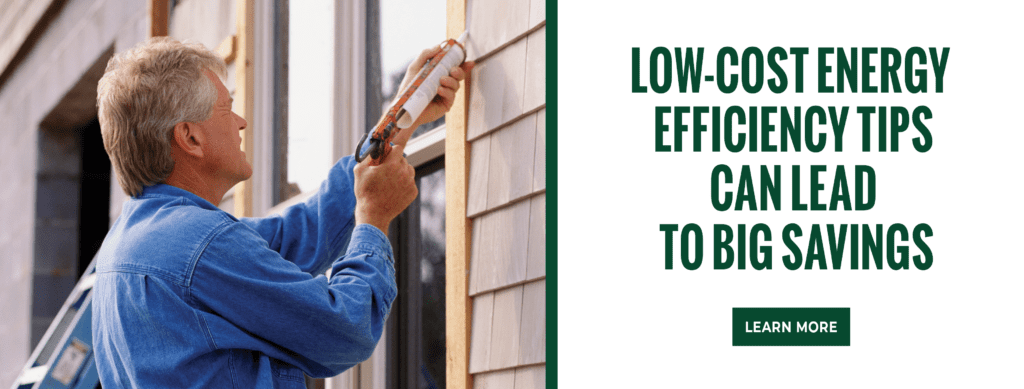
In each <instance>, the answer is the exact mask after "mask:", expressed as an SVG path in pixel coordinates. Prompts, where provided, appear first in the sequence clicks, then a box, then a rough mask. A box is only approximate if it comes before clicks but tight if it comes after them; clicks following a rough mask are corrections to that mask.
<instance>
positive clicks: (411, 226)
mask: <svg viewBox="0 0 1024 389" xmlns="http://www.w3.org/2000/svg"><path fill="white" fill-rule="evenodd" d="M416 185H417V187H419V190H420V194H419V196H418V197H417V198H416V200H415V201H413V203H412V205H410V206H409V208H408V209H407V210H406V211H405V212H403V213H402V215H400V216H399V217H398V218H397V220H395V221H394V222H393V223H392V226H391V228H390V232H391V239H392V243H393V245H394V246H395V247H396V248H397V251H396V253H395V262H396V275H397V281H398V298H396V299H395V302H394V305H393V306H392V308H391V309H392V310H391V316H390V317H389V319H388V325H387V339H388V343H387V348H386V350H387V359H386V360H387V382H386V387H387V388H389V389H390V388H395V389H399V388H401V389H405V388H410V389H411V388H415V389H427V388H431V389H437V388H444V387H445V381H446V380H445V228H444V227H445V226H444V223H445V193H444V190H445V189H444V160H443V158H438V159H436V160H434V161H432V162H430V163H427V164H424V165H423V166H422V167H420V168H419V169H417V171H416Z"/></svg>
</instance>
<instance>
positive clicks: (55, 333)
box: [11, 260, 100, 389]
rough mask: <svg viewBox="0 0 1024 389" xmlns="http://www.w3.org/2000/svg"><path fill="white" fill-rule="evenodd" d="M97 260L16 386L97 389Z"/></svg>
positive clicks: (16, 388) (67, 301) (42, 340)
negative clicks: (94, 300) (94, 317)
mask: <svg viewBox="0 0 1024 389" xmlns="http://www.w3.org/2000/svg"><path fill="white" fill-rule="evenodd" d="M95 266H96V261H95V260H93V262H92V263H91V264H89V267H88V268H86V269H85V273H84V274H83V275H82V278H80V279H79V280H78V284H76V285H75V289H74V290H73V291H72V292H71V295H70V296H68V299H67V300H66V301H64V306H63V307H61V309H60V312H58V313H57V316H56V317H55V318H54V320H53V323H50V328H49V329H47V330H46V334H45V335H43V338H42V339H41V340H40V341H39V344H38V345H36V348H35V351H33V352H32V356H31V357H29V359H28V362H27V363H25V367H24V368H22V369H21V374H19V375H18V379H17V380H15V381H14V385H13V386H12V387H11V388H12V389H29V388H32V389H54V388H57V389H65V388H68V389H71V388H75V389H94V388H96V387H98V386H99V383H100V377H99V373H97V371H96V364H95V360H94V358H93V352H92V349H93V347H92V287H93V284H94V283H95V282H96V272H95Z"/></svg>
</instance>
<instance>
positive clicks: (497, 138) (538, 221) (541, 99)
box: [466, 0, 546, 389]
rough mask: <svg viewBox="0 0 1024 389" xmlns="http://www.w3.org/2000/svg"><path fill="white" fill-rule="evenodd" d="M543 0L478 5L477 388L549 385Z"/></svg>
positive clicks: (472, 115)
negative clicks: (547, 376)
mask: <svg viewBox="0 0 1024 389" xmlns="http://www.w3.org/2000/svg"><path fill="white" fill-rule="evenodd" d="M544 7H545V2H544V0H514V1H498V0H475V1H473V0H471V1H469V2H468V4H467V9H468V10H467V26H468V30H469V31H470V38H469V42H468V44H467V48H466V49H467V51H468V53H467V55H468V57H469V59H471V60H475V61H477V65H476V67H475V68H474V69H473V74H472V79H471V81H472V82H471V85H470V94H469V116H468V119H467V121H468V125H467V127H468V128H467V140H468V141H469V143H470V166H469V193H468V199H467V207H466V208H467V209H466V213H467V216H468V217H469V218H471V219H472V226H473V228H472V232H471V233H472V243H471V253H470V276H469V277H470V280H469V295H470V297H472V299H473V308H472V324H471V326H472V329H471V335H470V338H471V339H470V358H469V373H470V374H472V375H473V386H474V387H475V388H510V389H511V388H516V389H526V388H543V387H544V377H545V370H544V369H545V361H546V360H545V341H546V332H545V309H544V308H545V304H544V303H545V257H544V255H545V231H544V228H545V217H544V214H545V195H544V193H545V185H544V184H545V181H544V178H545V174H544V169H545V148H544V134H545V132H544V128H545V125H544V123H545V121H544V119H545V16H544Z"/></svg>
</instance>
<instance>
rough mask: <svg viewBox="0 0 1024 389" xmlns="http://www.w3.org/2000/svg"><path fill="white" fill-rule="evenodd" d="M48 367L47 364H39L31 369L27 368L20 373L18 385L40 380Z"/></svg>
mask: <svg viewBox="0 0 1024 389" xmlns="http://www.w3.org/2000/svg"><path fill="white" fill-rule="evenodd" d="M49 368H50V366H47V365H39V366H36V367H33V368H31V369H28V371H26V372H24V373H22V374H21V377H20V378H19V379H18V385H24V384H31V383H36V382H39V381H42V380H43V377H45V376H46V370H47V369H49Z"/></svg>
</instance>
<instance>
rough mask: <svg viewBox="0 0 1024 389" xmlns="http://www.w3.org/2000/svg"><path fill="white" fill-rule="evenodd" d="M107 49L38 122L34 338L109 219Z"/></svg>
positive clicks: (55, 309) (95, 246) (93, 249)
mask: <svg viewBox="0 0 1024 389" xmlns="http://www.w3.org/2000/svg"><path fill="white" fill-rule="evenodd" d="M112 55H113V48H112V47H111V48H110V49H108V50H107V52H106V53H104V54H102V55H101V56H100V58H98V59H97V60H96V61H95V62H94V63H93V65H92V66H91V67H90V68H89V69H87V70H86V72H85V74H83V75H82V77H81V78H80V79H79V81H78V82H77V83H76V84H75V85H74V86H73V87H72V88H71V89H70V90H69V91H68V92H67V94H65V95H64V97H63V98H62V99H61V100H60V101H59V102H58V103H57V105H56V106H55V107H54V108H53V109H52V110H51V111H50V113H49V114H47V116H46V117H45V118H43V120H42V122H40V123H39V141H38V145H39V153H38V159H37V164H36V166H37V169H36V193H35V195H36V201H35V215H36V218H35V245H34V253H33V256H34V261H35V262H34V265H33V277H32V332H31V336H32V337H31V343H30V344H31V345H33V347H34V345H35V344H37V343H39V340H40V339H41V338H42V337H43V335H44V334H45V333H46V330H47V328H49V326H50V323H51V322H52V321H53V319H54V317H55V316H56V315H57V313H58V312H60V309H61V306H63V305H64V302H65V300H66V299H67V298H68V295H70V294H71V291H72V290H73V289H74V287H75V284H76V283H77V282H78V279H79V278H80V277H81V276H82V273H83V272H85V269H86V268H88V266H89V263H90V262H91V261H92V258H93V256H95V255H96V252H97V250H99V247H100V245H101V244H102V243H103V238H104V237H105V236H106V234H107V229H108V227H109V225H110V184H111V181H110V180H111V170H110V160H109V159H108V158H107V153H106V151H105V149H104V148H103V138H102V135H101V133H100V125H99V121H98V120H97V115H96V85H97V84H98V82H99V79H100V77H102V76H103V69H104V68H105V67H106V63H107V60H108V59H109V58H110V57H111V56H112Z"/></svg>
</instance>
